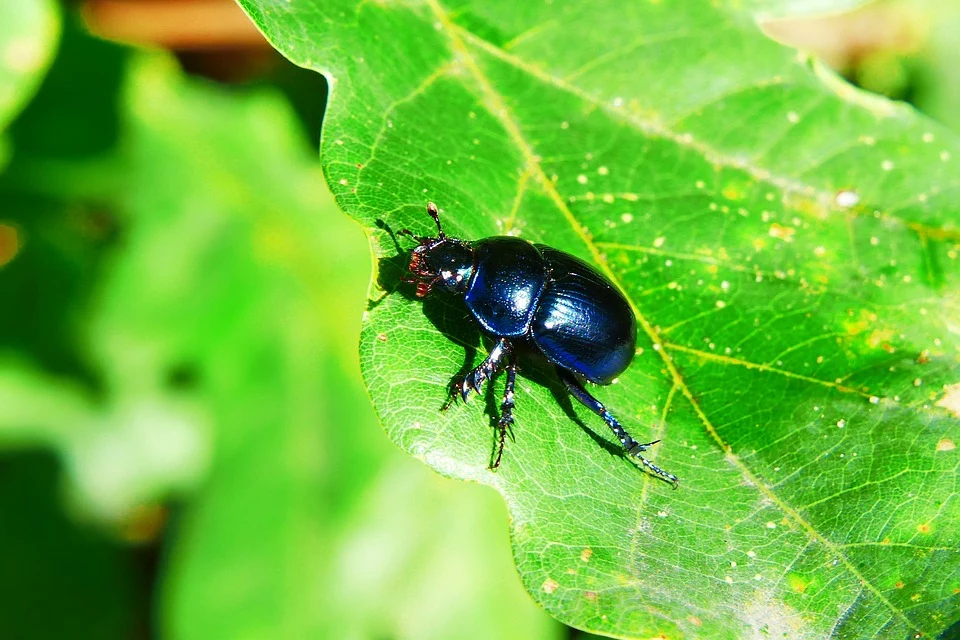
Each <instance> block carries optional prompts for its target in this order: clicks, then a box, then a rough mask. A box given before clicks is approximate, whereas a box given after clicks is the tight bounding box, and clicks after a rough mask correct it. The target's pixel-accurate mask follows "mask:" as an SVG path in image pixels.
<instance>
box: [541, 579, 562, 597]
mask: <svg viewBox="0 0 960 640" xmlns="http://www.w3.org/2000/svg"><path fill="white" fill-rule="evenodd" d="M559 586H560V585H559V584H557V583H556V582H554V581H553V580H552V579H550V578H547V579H546V580H544V581H543V590H544V591H545V592H546V593H553V592H554V591H556V590H557V587H559Z"/></svg>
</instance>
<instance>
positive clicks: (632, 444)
mask: <svg viewBox="0 0 960 640" xmlns="http://www.w3.org/2000/svg"><path fill="white" fill-rule="evenodd" d="M557 373H558V374H559V376H560V379H561V380H562V381H563V384H564V385H565V386H566V387H567V391H568V392H569V393H570V395H572V396H573V397H574V398H576V399H577V400H578V401H579V402H580V404H582V405H583V406H585V407H586V408H588V409H590V410H591V411H593V412H594V413H595V414H597V415H598V416H600V417H601V418H603V421H604V422H606V423H607V426H608V427H610V430H611V431H613V434H614V435H615V436H617V439H618V440H620V444H621V445H623V448H624V449H625V450H626V452H627V455H629V456H632V457H634V458H636V459H637V460H639V461H640V464H642V465H643V466H644V467H646V468H647V469H649V470H650V471H651V472H653V474H654V475H656V476H658V477H659V478H662V479H663V480H666V481H667V482H669V483H671V484H672V485H673V488H674V489H676V488H677V484H678V482H679V480H678V479H677V476H675V475H673V474H672V473H670V472H668V471H664V470H663V469H661V468H660V467H658V466H657V465H655V464H653V463H652V462H650V461H649V460H647V459H646V458H644V457H643V456H642V455H640V454H641V453H642V452H643V451H646V450H647V449H648V448H649V447H651V446H652V445H655V444H657V443H658V442H660V441H659V440H654V441H653V442H648V443H646V444H640V443H639V442H637V441H636V440H634V438H633V436H631V435H630V434H629V433H627V430H626V429H624V428H623V426H622V425H621V424H620V422H619V421H617V419H616V418H614V417H613V414H612V413H610V412H609V411H607V408H606V407H604V406H603V403H601V402H600V401H599V400H597V399H596V398H594V397H593V396H592V395H590V392H589V391H587V390H586V389H585V388H584V386H583V383H581V382H580V381H579V380H578V379H577V378H576V377H575V376H574V375H573V374H572V373H570V372H569V371H567V370H566V369H561V368H560V367H557Z"/></svg>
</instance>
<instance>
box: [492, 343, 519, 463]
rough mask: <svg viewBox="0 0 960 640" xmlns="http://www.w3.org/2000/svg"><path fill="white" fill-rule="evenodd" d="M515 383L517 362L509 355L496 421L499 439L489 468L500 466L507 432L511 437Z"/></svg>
mask: <svg viewBox="0 0 960 640" xmlns="http://www.w3.org/2000/svg"><path fill="white" fill-rule="evenodd" d="M516 383H517V363H516V362H514V360H513V356H512V355H511V356H509V364H508V365H507V384H506V386H505V387H504V389H503V404H501V405H500V420H499V421H498V422H497V429H498V430H499V432H500V440H499V442H498V446H497V457H496V459H495V460H494V461H493V464H491V465H490V469H496V468H497V467H499V466H500V458H502V457H503V446H504V444H506V440H507V434H509V435H510V439H511V440H512V439H513V431H512V430H513V403H514V386H515V385H516Z"/></svg>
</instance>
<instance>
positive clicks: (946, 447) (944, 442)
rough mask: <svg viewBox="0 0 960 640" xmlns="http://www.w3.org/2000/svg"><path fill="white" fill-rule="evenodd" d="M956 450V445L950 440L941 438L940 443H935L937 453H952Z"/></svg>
mask: <svg viewBox="0 0 960 640" xmlns="http://www.w3.org/2000/svg"><path fill="white" fill-rule="evenodd" d="M956 448H957V444H956V443H955V442H954V441H953V440H951V439H950V438H943V439H941V440H940V442H938V443H937V452H938V453H939V452H942V451H953V450H954V449H956Z"/></svg>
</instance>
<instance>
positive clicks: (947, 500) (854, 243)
mask: <svg viewBox="0 0 960 640" xmlns="http://www.w3.org/2000/svg"><path fill="white" fill-rule="evenodd" d="M241 4H242V5H243V6H244V7H245V8H246V10H247V11H248V12H249V13H250V15H251V17H252V18H253V20H254V21H255V22H256V23H257V24H258V25H259V26H260V27H261V29H262V30H263V31H264V33H265V34H266V35H267V37H268V38H269V39H270V40H271V42H273V43H274V45H275V46H277V48H278V49H280V50H281V51H282V52H283V53H284V54H285V55H286V56H288V57H289V58H290V59H291V60H293V61H294V62H296V63H297V64H300V65H302V66H306V67H309V68H313V69H316V70H318V71H322V72H324V73H325V74H326V75H327V76H328V79H329V81H330V83H331V86H332V91H331V104H330V106H329V109H328V113H327V117H326V121H325V125H324V127H325V128H324V132H325V133H324V142H323V148H322V153H323V158H324V166H325V170H326V174H327V178H328V182H329V184H330V185H331V187H332V188H333V190H334V193H335V195H336V196H337V199H338V202H339V204H340V205H341V207H342V208H343V209H344V210H346V211H347V212H348V213H350V214H351V215H353V216H354V217H356V218H357V219H358V220H360V221H361V222H362V223H363V224H364V226H365V228H366V229H367V231H368V234H369V236H370V239H371V243H372V245H373V249H374V252H375V254H376V255H377V256H378V257H379V258H380V264H379V271H378V275H377V284H376V286H375V288H374V290H373V291H372V294H371V296H372V298H373V300H372V302H371V305H370V311H369V313H368V315H367V317H366V321H365V326H364V332H363V339H362V344H361V356H362V361H363V369H364V374H365V377H366V380H367V384H368V386H369V388H370V393H371V396H372V398H373V400H374V404H375V406H376V408H377V411H378V413H379V415H380V417H381V419H382V421H383V423H384V425H385V427H386V429H387V431H388V433H389V434H390V436H391V437H392V438H393V439H394V440H395V441H396V442H397V443H398V444H400V446H402V447H403V448H404V449H406V450H407V451H409V452H410V453H412V454H413V455H415V456H417V457H419V458H421V459H423V460H425V461H426V462H427V463H428V464H430V465H431V466H432V467H434V468H435V469H437V470H439V471H441V472H442V473H444V474H447V475H451V476H455V477H461V478H469V479H474V480H477V481H480V482H483V483H486V484H490V485H492V486H495V487H496V488H497V489H498V490H499V491H500V492H501V493H502V494H503V495H504V497H505V499H506V501H507V504H508V506H509V509H510V513H511V516H512V518H513V521H512V536H513V543H514V553H515V557H516V561H517V566H518V568H519V570H520V573H521V576H522V578H523V580H524V583H525V585H526V587H527V588H528V590H530V592H531V593H533V594H534V596H535V597H536V598H537V599H538V600H539V601H540V602H541V603H542V604H543V605H544V606H545V607H546V608H547V610H548V611H550V612H551V613H553V614H554V615H556V616H557V617H559V618H560V619H561V620H563V621H564V622H567V623H568V624H572V625H574V626H577V627H580V628H585V629H591V630H597V631H601V632H604V633H610V634H615V635H621V636H637V637H646V636H652V635H658V634H659V635H664V636H668V637H677V636H689V637H743V636H745V635H751V634H755V635H758V634H764V635H766V634H769V635H772V636H790V637H823V636H828V635H833V636H837V637H874V636H878V635H880V636H883V637H904V636H906V635H907V634H908V633H921V634H925V635H935V634H936V633H939V632H940V631H941V630H943V629H944V628H946V627H947V626H948V625H949V624H950V623H951V622H953V621H955V620H956V619H957V616H958V614H957V612H958V610H960V607H958V593H960V555H958V548H957V539H958V538H957V535H958V533H960V531H958V525H957V522H960V511H958V509H960V506H958V504H960V503H958V501H957V497H956V496H957V474H956V471H957V449H956V440H957V438H958V437H960V433H958V420H957V410H956V389H957V387H956V386H954V385H956V383H957V382H958V379H957V378H958V375H957V369H958V368H957V361H958V346H960V331H958V329H957V326H958V284H960V283H958V279H960V272H958V269H957V261H956V259H957V252H958V246H957V245H958V240H960V232H958V229H957V225H956V220H957V211H958V205H960V203H958V200H957V193H958V190H957V186H958V184H957V172H956V169H955V166H954V165H955V162H956V161H957V159H958V157H960V156H958V154H960V148H958V147H960V145H958V143H957V139H956V137H955V136H953V135H952V134H950V133H949V132H947V131H945V130H943V129H942V128H941V127H939V126H937V125H935V124H934V123H932V122H930V121H928V120H926V119H924V118H923V117H921V116H918V115H917V114H916V113H915V112H914V111H912V110H911V109H909V108H907V107H904V106H902V105H898V104H894V103H890V102H888V101H885V100H883V99H881V98H878V97H875V96H872V95H869V94H865V93H863V92H860V91H858V90H856V89H854V88H852V87H850V86H849V85H847V84H846V83H844V82H843V81H842V80H840V79H839V78H837V77H836V76H835V75H833V73H832V72H830V71H828V70H826V69H824V68H823V67H822V66H821V65H820V64H818V63H817V62H816V61H814V60H811V59H809V58H807V57H805V56H802V55H801V56H798V55H797V53H796V52H794V51H790V50H788V49H785V48H783V47H781V46H779V45H777V44H775V43H773V42H771V41H769V40H767V39H766V38H765V37H763V36H762V34H761V33H760V32H759V30H758V29H757V28H756V26H755V24H754V23H753V21H752V18H751V16H750V15H749V14H747V13H745V12H741V11H738V10H736V9H735V8H732V7H731V6H728V5H723V6H720V7H716V6H714V4H713V3H708V2H688V3H683V4H682V5H676V4H667V3H663V4H661V3H643V4H633V3H630V4H624V3H618V2H601V3H590V4H589V5H585V4H580V3H572V2H569V3H566V2H554V3H549V4H548V3H544V4H524V5H522V6H520V7H517V6H514V5H512V4H511V5H507V4H506V3H502V2H497V1H494V0H489V1H487V2H481V1H477V2H454V3H440V2H437V1H436V0H429V1H427V2H424V3H391V4H381V3H367V2H346V1H341V2H334V3H330V2H325V3H319V2H312V1H302V2H297V3H275V2H267V1H265V0H241ZM778 6H780V5H778ZM428 199H430V200H434V201H436V202H437V203H438V204H439V205H440V206H441V207H442V208H443V209H445V211H446V214H445V224H446V226H447V230H448V233H451V234H454V235H458V236H462V237H466V238H480V237H484V236H488V235H493V234H498V233H512V234H519V235H521V236H522V237H524V238H528V239H530V240H533V241H537V242H545V243H548V244H551V245H553V246H556V247H558V248H561V249H564V250H566V251H569V252H571V253H574V254H576V255H579V256H581V257H583V258H585V259H588V260H591V261H593V262H594V264H596V265H597V266H598V268H599V269H601V270H602V271H603V272H605V273H606V274H608V275H609V276H610V277H611V278H613V279H614V280H615V281H616V282H617V283H618V284H619V285H620V286H621V287H622V288H623V289H624V291H625V292H626V293H627V295H628V296H629V298H630V299H631V301H632V304H633V305H634V307H635V310H636V312H637V315H638V318H639V320H640V324H641V338H640V341H639V348H638V358H637V360H636V361H635V363H634V365H633V367H632V368H631V369H630V371H629V372H628V373H626V374H625V375H623V376H621V378H620V380H619V384H617V385H614V386H613V387H611V388H607V389H600V390H598V395H599V396H600V397H601V399H602V400H603V401H604V402H605V403H607V405H608V406H610V407H611V408H612V410H613V411H614V413H617V414H619V415H620V416H621V417H622V418H623V419H624V420H625V421H626V423H627V424H628V425H630V427H631V428H632V430H633V431H634V433H635V435H637V436H638V437H639V438H640V439H641V440H644V439H651V440H652V439H657V438H663V443H662V444H661V445H659V446H658V450H657V452H656V461H657V463H658V464H661V465H662V466H664V467H665V468H667V469H669V470H671V471H673V472H674V473H676V474H677V475H678V476H680V478H681V489H680V491H679V492H676V493H674V492H671V491H668V490H667V487H666V486H665V485H663V484H662V483H658V482H655V481H653V480H651V479H650V478H648V477H644V476H643V475H642V474H641V473H640V472H639V471H638V470H637V469H635V468H634V467H633V466H632V465H631V464H630V463H629V462H627V461H625V460H623V459H622V456H621V455H619V453H618V451H617V446H616V445H615V444H614V442H613V441H612V438H611V436H610V435H609V434H608V433H607V432H606V431H605V430H604V427H603V426H602V424H600V423H599V421H598V420H597V419H596V418H595V417H594V416H591V415H589V414H587V413H586V412H584V411H582V410H581V409H580V408H579V407H576V408H574V407H571V406H570V404H569V403H568V402H567V401H565V400H564V399H563V394H562V393H561V392H560V390H559V389H558V386H557V383H556V381H555V380H554V379H553V378H552V377H551V376H550V375H549V373H544V372H538V371H537V370H529V369H528V371H527V373H528V374H529V375H531V377H529V378H525V379H524V380H523V382H522V383H521V384H520V386H519V400H518V410H517V417H518V424H517V427H516V433H517V442H516V443H515V444H514V443H511V446H510V447H509V448H508V450H507V453H506V459H505V462H504V464H503V466H502V467H501V469H500V470H499V472H498V473H492V472H489V471H488V470H487V469H486V465H487V464H488V461H489V453H490V445H491V440H490V438H491V433H490V430H489V417H487V416H485V415H483V412H482V410H481V408H480V407H478V406H476V405H477V404H481V403H473V405H471V406H460V407H457V408H456V409H453V410H451V411H449V412H447V413H446V414H441V413H439V412H438V411H437V409H438V407H439V405H440V404H441V403H442V401H443V396H444V393H445V391H444V390H445V388H446V385H447V383H448V382H449V379H450V376H451V375H452V374H454V373H455V372H457V370H458V369H463V368H464V367H465V365H468V364H470V363H471V362H474V361H476V359H477V358H478V357H479V356H478V355H477V351H478V350H482V349H478V348H479V346H480V339H479V336H478V335H477V333H476V331H475V330H473V328H472V326H471V325H470V323H469V322H468V321H466V320H464V312H463V310H462V308H459V307H458V306H457V305H456V302H455V301H450V300H444V299H441V298H437V299H430V300H428V301H426V302H425V303H424V304H423V305H421V304H420V303H419V302H418V301H415V300H412V299H411V296H410V292H409V291H407V290H405V289H403V288H401V287H400V286H399V284H398V279H399V277H400V274H401V273H402V267H403V263H404V257H403V255H404V253H405V251H404V250H403V249H401V248H400V247H399V246H397V245H396V244H395V243H394V240H393V238H392V237H391V235H390V233H389V231H391V230H397V229H400V228H403V227H410V228H412V229H414V230H416V231H420V232H424V231H428V230H429V229H430V224H429V219H428V218H426V216H425V215H424V213H423V206H424V204H425V201H426V200H428ZM398 254H399V257H398V258H396V259H394V258H393V256H395V255H398ZM598 443H600V444H602V445H604V446H597V445H598Z"/></svg>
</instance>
